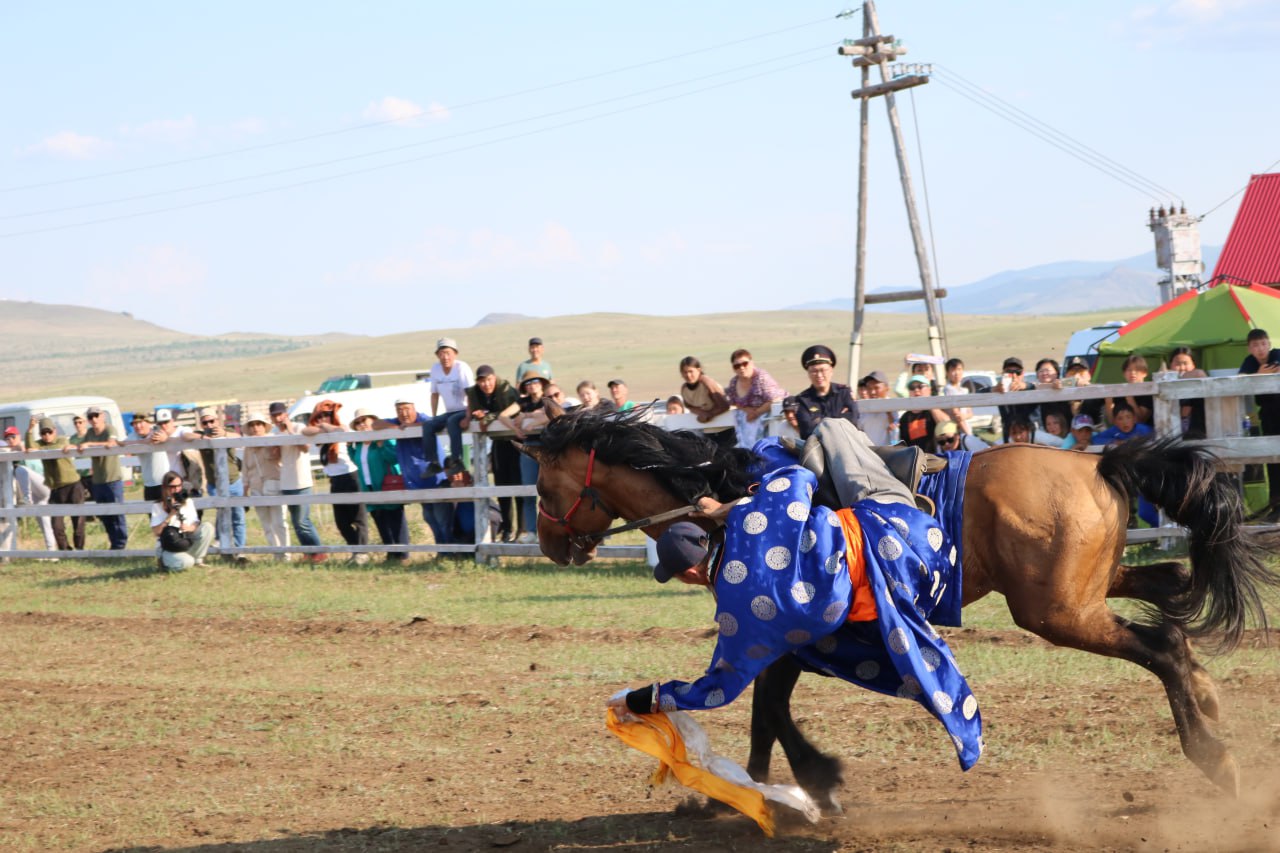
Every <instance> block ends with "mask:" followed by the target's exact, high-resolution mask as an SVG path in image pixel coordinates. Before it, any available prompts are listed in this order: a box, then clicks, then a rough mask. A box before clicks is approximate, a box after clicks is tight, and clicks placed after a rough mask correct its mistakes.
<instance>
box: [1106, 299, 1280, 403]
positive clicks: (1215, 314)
mask: <svg viewBox="0 0 1280 853" xmlns="http://www.w3.org/2000/svg"><path fill="white" fill-rule="evenodd" d="M1251 329H1266V330H1267V331H1268V332H1271V333H1272V339H1273V340H1280V290H1275V289H1272V288H1270V287H1266V286H1264V285H1260V284H1255V285H1236V284H1217V285H1214V286H1212V287H1209V288H1207V289H1206V290H1203V291H1200V292H1196V291H1191V292H1188V293H1184V294H1183V295H1182V296H1179V297H1178V298H1177V299H1174V300H1173V301H1171V302H1166V303H1165V304H1164V305H1161V306H1160V307H1159V308H1156V309H1155V310H1153V311H1150V312H1148V313H1146V314H1144V315H1142V316H1141V317H1139V318H1138V319H1136V320H1134V321H1133V322H1131V323H1129V324H1127V325H1125V326H1124V327H1123V328H1121V329H1120V333H1119V335H1118V337H1117V338H1116V339H1115V340H1113V341H1108V342H1107V343H1104V344H1102V345H1101V346H1099V347H1098V353H1099V354H1098V364H1097V366H1096V367H1095V368H1094V372H1093V381H1094V382H1097V383H1108V382H1123V381H1124V377H1123V375H1122V374H1121V366H1122V365H1123V364H1124V360H1125V358H1127V357H1128V356H1129V355H1130V354H1132V353H1138V354H1139V355H1142V356H1145V357H1146V359H1147V365H1148V367H1150V369H1151V372H1152V373H1154V372H1156V371H1157V370H1159V369H1160V364H1161V362H1162V361H1164V360H1166V359H1167V358H1168V355H1169V353H1170V352H1172V351H1173V350H1174V349H1175V348H1176V347H1180V346H1185V347H1190V348H1191V351H1192V352H1193V353H1194V354H1195V359H1196V367H1199V368H1201V369H1202V370H1207V371H1209V372H1211V373H1212V372H1213V371H1229V372H1231V373H1234V372H1235V371H1236V370H1237V369H1238V368H1239V367H1240V362H1242V361H1244V357H1245V356H1246V355H1248V354H1249V350H1248V348H1247V347H1246V346H1245V337H1246V336H1247V335H1248V334H1249V331H1250V330H1251Z"/></svg>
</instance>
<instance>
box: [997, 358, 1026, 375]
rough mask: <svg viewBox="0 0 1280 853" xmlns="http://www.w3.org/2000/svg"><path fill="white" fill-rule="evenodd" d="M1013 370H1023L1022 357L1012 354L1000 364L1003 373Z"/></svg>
mask: <svg viewBox="0 0 1280 853" xmlns="http://www.w3.org/2000/svg"><path fill="white" fill-rule="evenodd" d="M1011 370H1018V371H1020V370H1022V359H1020V358H1018V357H1017V356H1014V355H1011V356H1009V357H1008V358H1006V359H1005V360H1004V364H1002V365H1001V366H1000V372H1001V373H1008V372H1009V371H1011Z"/></svg>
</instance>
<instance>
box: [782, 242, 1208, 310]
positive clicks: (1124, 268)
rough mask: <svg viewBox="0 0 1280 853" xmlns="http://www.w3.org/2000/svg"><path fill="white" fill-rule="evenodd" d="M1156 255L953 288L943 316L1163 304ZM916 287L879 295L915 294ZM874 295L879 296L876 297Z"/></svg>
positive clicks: (846, 304) (1024, 272)
mask: <svg viewBox="0 0 1280 853" xmlns="http://www.w3.org/2000/svg"><path fill="white" fill-rule="evenodd" d="M1221 251H1222V247H1221V246H1206V247H1205V248H1204V264H1205V270H1206V272H1205V277H1206V278H1207V277H1208V275H1209V273H1211V272H1212V271H1213V268H1214V266H1215V265H1216V264H1217V262H1218V255H1219V254H1220V253H1221ZM1163 277H1164V275H1163V273H1161V272H1160V270H1158V269H1156V265H1155V253H1154V252H1147V253H1145V254H1142V255H1137V256H1135V257H1132V258H1125V259H1123V260H1119V261H1055V262H1053V263H1048V264H1040V265H1039V266H1034V267H1028V268H1027V269H1021V270H1006V271H1005V272H999V273H996V274H995V275H991V276H988V277H986V278H984V279H981V280H979V281H974V282H969V283H968V284H959V285H947V286H946V290H947V297H946V299H945V300H943V303H942V307H943V310H945V311H947V312H948V313H956V314H1076V313H1079V312H1082V311H1095V310H1100V309H1107V308H1132V307H1135V306H1144V305H1149V306H1152V307H1155V306H1156V305H1158V304H1159V302H1160V288H1159V287H1158V286H1157V283H1158V282H1159V281H1160V279H1161V278H1163ZM914 286H915V284H914V282H913V283H912V284H903V285H893V286H889V287H882V288H877V290H910V289H912V288H913V287H914ZM873 292H874V291H873ZM851 301H852V299H851V297H850V296H841V297H838V298H835V299H828V300H825V301H822V302H806V303H803V304H800V305H790V306H787V308H785V309H783V310H788V311H814V310H834V311H848V310H849V309H850V305H851ZM873 310H876V311H892V312H898V313H908V312H915V311H919V310H920V303H919V302H895V303H889V304H885V305H876V306H874V309H873Z"/></svg>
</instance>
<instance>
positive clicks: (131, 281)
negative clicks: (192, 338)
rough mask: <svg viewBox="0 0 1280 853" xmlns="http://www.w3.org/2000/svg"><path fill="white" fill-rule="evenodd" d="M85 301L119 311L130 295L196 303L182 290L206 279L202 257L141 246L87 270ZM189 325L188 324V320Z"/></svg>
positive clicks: (128, 301)
mask: <svg viewBox="0 0 1280 853" xmlns="http://www.w3.org/2000/svg"><path fill="white" fill-rule="evenodd" d="M89 280H90V284H91V286H90V287H89V288H88V292H86V293H85V294H84V299H85V300H86V304H97V305H98V307H100V308H110V309H111V310H115V311H119V310H121V309H122V307H123V308H124V309H126V310H127V309H128V308H129V305H130V304H135V305H136V301H135V302H133V303H131V302H130V300H129V299H128V297H130V296H145V297H164V298H166V299H168V300H172V302H171V304H172V305H174V306H178V305H188V304H196V303H195V301H194V300H191V299H189V298H187V297H184V296H183V294H182V291H187V292H188V293H189V289H191V288H196V287H200V286H202V285H204V284H206V283H208V280H209V268H208V266H207V265H206V264H205V262H204V260H203V259H201V258H199V257H197V256H195V255H193V254H191V253H190V252H188V251H186V250H185V249H182V248H179V247H177V246H168V245H164V246H142V247H139V248H138V249H136V250H135V251H134V252H133V254H132V256H131V257H129V258H126V259H124V260H122V261H120V262H118V263H114V264H100V265H98V266H95V267H94V268H93V269H92V270H91V271H90V273H89ZM188 325H190V324H188Z"/></svg>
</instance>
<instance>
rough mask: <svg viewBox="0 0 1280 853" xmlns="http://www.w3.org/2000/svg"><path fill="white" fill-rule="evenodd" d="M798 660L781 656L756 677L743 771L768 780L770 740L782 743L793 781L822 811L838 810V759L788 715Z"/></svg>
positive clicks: (841, 781)
mask: <svg viewBox="0 0 1280 853" xmlns="http://www.w3.org/2000/svg"><path fill="white" fill-rule="evenodd" d="M801 671H802V668H801V666H800V662H799V660H797V659H796V658H795V657H794V656H792V655H785V656H783V657H781V658H779V659H778V660H776V661H774V662H773V663H772V664H770V665H769V667H768V668H767V669H766V670H765V671H764V672H762V673H760V674H759V675H758V676H756V684H755V691H754V692H753V694H752V697H751V755H750V757H749V758H748V760H747V772H748V773H750V774H751V778H752V779H755V780H756V781H757V782H767V781H768V780H769V762H770V758H771V756H772V753H773V743H774V741H775V740H776V741H778V742H779V743H781V744H782V750H783V752H785V753H786V756H787V762H788V763H789V764H790V765H791V773H792V775H794V776H795V779H796V783H797V784H798V785H799V786H800V787H801V788H804V790H805V791H807V792H808V794H809V796H811V797H813V799H814V801H815V802H817V803H818V805H819V806H821V808H822V810H823V811H824V812H828V813H830V812H837V813H838V812H840V811H842V809H841V808H840V803H839V802H838V801H837V800H836V796H835V794H836V790H837V789H838V788H839V787H840V785H841V784H842V783H843V782H844V776H843V774H842V772H841V767H840V760H839V759H837V758H835V757H833V756H830V755H825V754H824V753H822V752H819V751H818V749H817V748H816V747H814V745H813V744H811V743H809V741H808V740H806V739H805V736H804V734H803V733H801V731H800V728H799V727H798V726H797V725H796V723H795V720H793V719H792V718H791V693H792V691H793V690H795V686H796V681H797V680H799V678H800V673H801Z"/></svg>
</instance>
